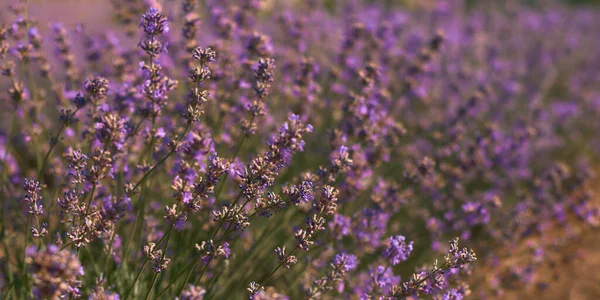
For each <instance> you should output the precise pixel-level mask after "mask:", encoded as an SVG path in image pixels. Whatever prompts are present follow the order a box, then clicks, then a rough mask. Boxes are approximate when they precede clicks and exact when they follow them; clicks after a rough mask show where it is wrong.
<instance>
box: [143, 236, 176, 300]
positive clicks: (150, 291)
mask: <svg viewBox="0 0 600 300" xmlns="http://www.w3.org/2000/svg"><path fill="white" fill-rule="evenodd" d="M172 230H173V226H171V227H169V231H168V232H167V234H166V236H167V241H166V242H165V247H164V248H163V253H162V256H161V260H163V259H165V255H167V248H168V247H169V240H170V239H171V231H172ZM158 274H159V273H158V272H155V273H154V278H153V279H152V285H151V286H150V288H149V289H148V292H147V293H146V297H145V298H144V299H146V300H148V299H149V298H150V293H152V290H153V289H154V286H155V285H156V280H158Z"/></svg>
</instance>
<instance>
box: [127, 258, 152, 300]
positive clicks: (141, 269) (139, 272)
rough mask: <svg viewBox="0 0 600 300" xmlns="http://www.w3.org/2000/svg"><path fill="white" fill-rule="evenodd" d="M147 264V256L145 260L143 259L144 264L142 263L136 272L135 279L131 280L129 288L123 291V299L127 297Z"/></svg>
mask: <svg viewBox="0 0 600 300" xmlns="http://www.w3.org/2000/svg"><path fill="white" fill-rule="evenodd" d="M147 264H148V258H146V260H145V261H144V264H143V265H142V267H141V268H140V270H139V271H138V272H137V275H135V279H134V280H133V283H132V284H131V287H129V289H128V290H127V293H125V297H123V300H126V299H127V297H129V294H130V293H131V291H132V290H133V287H135V284H136V283H137V281H138V279H139V278H140V275H141V274H142V271H144V268H146V265H147Z"/></svg>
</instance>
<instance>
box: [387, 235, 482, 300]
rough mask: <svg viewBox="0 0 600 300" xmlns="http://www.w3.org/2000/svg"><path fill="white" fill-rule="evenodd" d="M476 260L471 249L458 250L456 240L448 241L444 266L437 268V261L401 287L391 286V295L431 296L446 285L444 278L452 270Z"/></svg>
mask: <svg viewBox="0 0 600 300" xmlns="http://www.w3.org/2000/svg"><path fill="white" fill-rule="evenodd" d="M476 260H477V256H476V255H475V252H474V251H473V249H467V248H463V249H459V248H458V238H455V239H454V240H452V241H450V249H449V250H448V253H447V254H446V256H445V257H444V264H443V265H442V266H441V267H438V264H437V261H436V262H435V263H434V265H433V267H432V268H431V270H429V271H423V272H419V273H415V274H413V276H412V277H411V278H410V279H409V280H408V281H406V282H404V283H402V285H401V286H393V287H392V289H391V293H392V295H393V297H394V298H397V299H404V298H406V297H409V296H418V295H421V294H432V293H433V292H434V291H435V290H441V289H443V288H444V287H445V285H446V277H445V276H444V275H445V274H447V273H448V272H450V271H451V270H452V269H456V268H461V267H464V266H466V265H468V264H470V263H472V262H475V261H476Z"/></svg>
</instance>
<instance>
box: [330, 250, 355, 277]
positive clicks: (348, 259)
mask: <svg viewBox="0 0 600 300" xmlns="http://www.w3.org/2000/svg"><path fill="white" fill-rule="evenodd" d="M332 265H335V266H336V268H339V269H342V270H344V271H345V272H348V271H352V270H354V269H355V268H356V266H357V265H358V262H357V260H356V256H354V255H352V254H346V253H340V254H337V255H336V256H335V257H334V258H333V261H332Z"/></svg>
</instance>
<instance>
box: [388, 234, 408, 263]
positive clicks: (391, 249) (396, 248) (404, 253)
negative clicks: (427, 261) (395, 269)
mask: <svg viewBox="0 0 600 300" xmlns="http://www.w3.org/2000/svg"><path fill="white" fill-rule="evenodd" d="M388 243H389V246H388V247H387V248H385V250H384V251H383V253H382V254H383V257H385V258H387V259H388V260H389V261H390V264H391V265H393V266H395V265H397V264H399V263H401V262H403V261H405V260H406V259H407V258H408V256H409V255H410V253H411V252H412V250H413V242H412V241H411V242H409V243H406V238H405V237H404V236H401V235H396V236H391V237H390V238H389V239H388Z"/></svg>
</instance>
